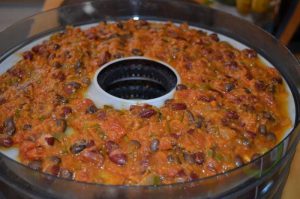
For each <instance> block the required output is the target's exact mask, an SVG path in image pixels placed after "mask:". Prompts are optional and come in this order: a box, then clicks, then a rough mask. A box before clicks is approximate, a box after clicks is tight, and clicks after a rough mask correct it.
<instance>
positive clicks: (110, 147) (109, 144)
mask: <svg viewBox="0 0 300 199" xmlns="http://www.w3.org/2000/svg"><path fill="white" fill-rule="evenodd" d="M105 147H106V150H107V152H108V153H110V152H112V151H114V150H116V149H118V148H119V145H118V144H117V143H115V142H114V141H111V140H109V141H107V142H106V143H105Z"/></svg>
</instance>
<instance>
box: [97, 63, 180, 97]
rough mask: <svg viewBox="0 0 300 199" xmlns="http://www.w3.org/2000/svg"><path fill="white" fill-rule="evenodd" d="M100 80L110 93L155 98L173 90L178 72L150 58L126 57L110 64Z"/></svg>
mask: <svg viewBox="0 0 300 199" xmlns="http://www.w3.org/2000/svg"><path fill="white" fill-rule="evenodd" d="M97 82H98V84H99V85H100V87H101V88H102V89H103V90H105V91H106V92H108V93H109V94H111V95H113V96H116V97H119V98H123V99H153V98H157V97H160V96H163V95H165V94H167V93H168V92H170V91H171V90H172V89H173V88H174V87H175V86H176V84H177V77H176V74H175V73H174V72H173V71H172V70H171V69H170V68H169V67H167V66H165V65H164V64H162V63H159V62H156V61H152V60H146V59H138V58H135V59H124V60H120V61H117V62H114V63H111V64H110V65H108V66H106V67H105V68H104V69H103V70H101V71H100V72H99V73H98V76H97Z"/></svg>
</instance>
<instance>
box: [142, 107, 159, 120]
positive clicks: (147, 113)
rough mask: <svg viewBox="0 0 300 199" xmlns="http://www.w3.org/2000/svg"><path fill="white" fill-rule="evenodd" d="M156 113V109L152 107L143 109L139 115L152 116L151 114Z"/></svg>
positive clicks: (143, 116)
mask: <svg viewBox="0 0 300 199" xmlns="http://www.w3.org/2000/svg"><path fill="white" fill-rule="evenodd" d="M155 114H156V111H155V110H153V109H143V110H142V111H141V112H140V113H139V116H140V117H141V118H150V117H152V116H153V115H155Z"/></svg>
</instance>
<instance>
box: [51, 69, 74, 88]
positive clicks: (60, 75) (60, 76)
mask: <svg viewBox="0 0 300 199" xmlns="http://www.w3.org/2000/svg"><path fill="white" fill-rule="evenodd" d="M52 77H53V78H54V79H57V80H59V81H61V82H62V81H64V80H66V75H65V74H64V73H63V72H62V71H59V72H57V73H54V74H53V75H52ZM66 89H67V88H66ZM66 89H65V90H66ZM70 89H71V88H70ZM66 92H67V91H66ZM69 92H71V91H68V93H69Z"/></svg>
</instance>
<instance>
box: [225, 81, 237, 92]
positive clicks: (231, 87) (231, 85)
mask: <svg viewBox="0 0 300 199" xmlns="http://www.w3.org/2000/svg"><path fill="white" fill-rule="evenodd" d="M224 88H225V91H226V92H230V91H232V90H233V89H234V88H235V86H234V84H233V83H226V84H225V86H224Z"/></svg>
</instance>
